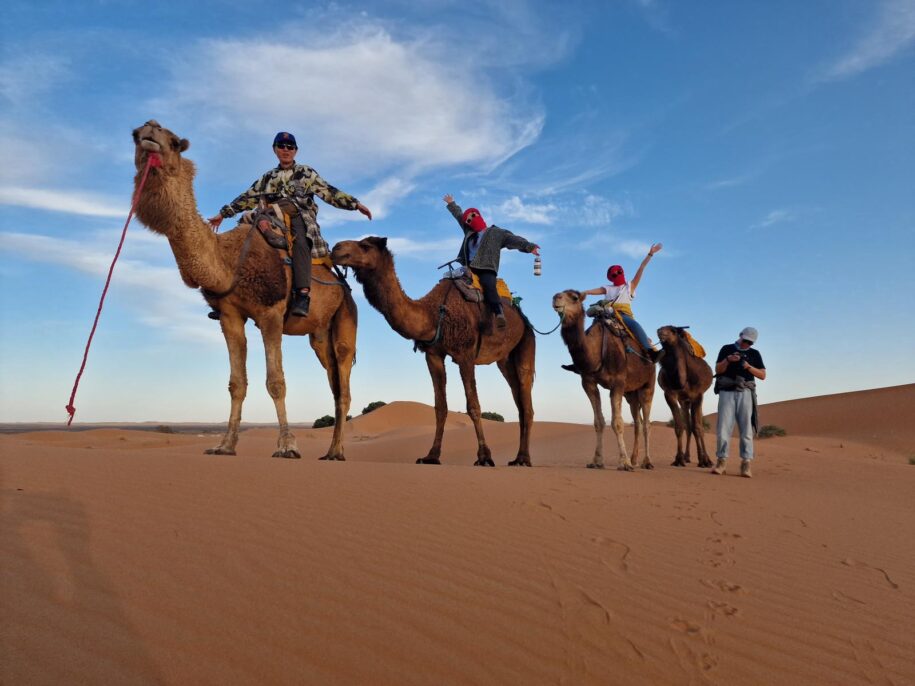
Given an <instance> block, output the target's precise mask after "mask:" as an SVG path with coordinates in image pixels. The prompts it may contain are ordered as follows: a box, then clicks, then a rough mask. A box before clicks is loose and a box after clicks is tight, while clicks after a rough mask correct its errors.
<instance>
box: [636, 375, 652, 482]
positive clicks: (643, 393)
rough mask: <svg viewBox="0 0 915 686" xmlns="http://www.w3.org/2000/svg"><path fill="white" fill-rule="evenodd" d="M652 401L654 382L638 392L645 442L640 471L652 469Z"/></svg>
mask: <svg viewBox="0 0 915 686" xmlns="http://www.w3.org/2000/svg"><path fill="white" fill-rule="evenodd" d="M653 399H654V380H652V382H651V386H649V387H647V388H643V389H641V390H640V391H639V409H640V410H641V412H642V436H643V438H644V441H645V459H644V460H642V469H654V464H653V463H652V462H651V402H652V400H653Z"/></svg>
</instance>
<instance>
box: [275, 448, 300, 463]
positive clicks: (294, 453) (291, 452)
mask: <svg viewBox="0 0 915 686" xmlns="http://www.w3.org/2000/svg"><path fill="white" fill-rule="evenodd" d="M273 457H285V458H288V459H291V460H299V459H301V458H302V455H301V454H300V453H299V451H298V450H296V449H295V448H288V449H287V450H277V451H276V452H275V453H273Z"/></svg>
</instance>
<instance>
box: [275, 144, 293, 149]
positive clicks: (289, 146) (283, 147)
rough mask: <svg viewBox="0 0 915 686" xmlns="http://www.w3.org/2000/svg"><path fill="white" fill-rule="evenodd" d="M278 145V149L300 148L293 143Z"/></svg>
mask: <svg viewBox="0 0 915 686" xmlns="http://www.w3.org/2000/svg"><path fill="white" fill-rule="evenodd" d="M276 147H277V149H278V150H298V147H296V146H295V145H293V144H292V143H277V144H276Z"/></svg>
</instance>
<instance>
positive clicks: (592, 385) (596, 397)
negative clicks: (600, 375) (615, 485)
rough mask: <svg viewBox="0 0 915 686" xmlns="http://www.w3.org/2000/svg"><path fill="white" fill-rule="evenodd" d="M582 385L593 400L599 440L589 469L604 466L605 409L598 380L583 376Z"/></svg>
mask: <svg viewBox="0 0 915 686" xmlns="http://www.w3.org/2000/svg"><path fill="white" fill-rule="evenodd" d="M581 387H582V388H583V389H585V395H587V396H588V400H590V401H591V410H592V411H593V412H594V433H595V436H596V438H597V442H596V443H595V445H594V460H593V461H592V462H590V463H589V464H588V465H587V467H588V468H589V469H603V468H604V425H605V424H604V411H603V409H602V408H601V405H600V390H599V389H598V388H597V382H596V381H595V380H594V379H592V378H590V377H584V376H583V377H582V378H581Z"/></svg>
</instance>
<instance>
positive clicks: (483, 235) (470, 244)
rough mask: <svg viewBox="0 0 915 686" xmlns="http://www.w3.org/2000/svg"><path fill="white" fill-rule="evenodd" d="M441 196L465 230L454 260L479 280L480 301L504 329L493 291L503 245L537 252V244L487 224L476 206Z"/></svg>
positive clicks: (494, 290)
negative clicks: (467, 207)
mask: <svg viewBox="0 0 915 686" xmlns="http://www.w3.org/2000/svg"><path fill="white" fill-rule="evenodd" d="M443 199H444V201H445V202H446V203H447V205H448V211H449V212H450V213H451V215H452V216H453V217H454V218H455V219H456V220H457V222H458V224H460V226H461V229H462V230H463V231H464V240H463V242H462V243H461V249H460V250H459V251H458V255H457V258H456V260H457V261H458V262H459V263H460V264H462V265H463V266H464V267H466V268H467V269H469V270H470V271H472V272H473V273H474V274H476V275H477V277H478V278H479V279H480V286H482V288H483V300H485V301H486V305H487V306H488V307H489V311H490V312H492V314H493V316H494V317H495V320H496V326H497V327H498V328H500V329H504V328H505V315H504V314H503V313H502V300H501V299H500V298H499V292H498V291H497V290H496V279H497V277H498V275H499V257H500V253H501V251H502V248H509V249H511V250H520V251H521V252H527V253H534V254H535V255H539V254H540V246H539V245H537V244H536V243H531V242H530V241H529V240H527V239H526V238H522V237H521V236H517V235H515V234H513V233H512V232H511V231H509V230H508V229H503V228H500V227H498V226H496V225H495V224H493V225H492V226H487V224H486V221H485V220H484V219H483V216H482V215H481V214H480V211H479V210H478V209H477V208H475V207H471V208H469V209H467V210H466V211H465V210H462V209H461V206H460V205H458V204H457V203H456V202H454V198H453V197H452V196H450V195H446V196H445V197H444V198H443ZM491 323H492V321H491V320H487V321H486V322H484V328H485V329H486V330H490V325H491Z"/></svg>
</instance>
